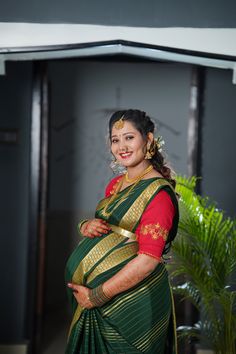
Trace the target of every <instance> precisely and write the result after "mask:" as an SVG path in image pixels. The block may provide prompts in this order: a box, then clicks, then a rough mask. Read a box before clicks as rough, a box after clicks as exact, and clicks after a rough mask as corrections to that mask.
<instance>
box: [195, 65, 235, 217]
mask: <svg viewBox="0 0 236 354" xmlns="http://www.w3.org/2000/svg"><path fill="white" fill-rule="evenodd" d="M235 98H236V86H235V85H233V84H232V76H231V72H230V71H226V70H216V69H208V70H207V76H206V92H205V113H204V122H203V145H202V151H203V155H202V159H203V164H202V175H203V180H202V191H203V194H205V195H208V196H210V197H211V198H212V199H213V200H215V201H217V205H218V207H219V208H220V209H224V210H226V212H227V213H228V214H230V215H232V216H234V217H236V211H235V196H236V193H235V177H236V165H235V151H236V141H235V125H236V123H235V122H236V99H235Z"/></svg>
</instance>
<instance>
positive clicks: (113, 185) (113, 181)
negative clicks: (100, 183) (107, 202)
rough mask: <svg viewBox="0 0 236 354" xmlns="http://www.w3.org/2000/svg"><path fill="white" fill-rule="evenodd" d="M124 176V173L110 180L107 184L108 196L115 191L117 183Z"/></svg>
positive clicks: (106, 191) (106, 193)
mask: <svg viewBox="0 0 236 354" xmlns="http://www.w3.org/2000/svg"><path fill="white" fill-rule="evenodd" d="M122 177H123V175H118V176H115V177H114V178H112V179H111V180H110V181H109V183H108V185H107V186H106V190H105V196H106V197H108V196H109V195H112V194H113V193H114V190H115V188H116V185H117V183H119V182H120V180H121V178H122Z"/></svg>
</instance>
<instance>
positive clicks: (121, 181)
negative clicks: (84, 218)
mask: <svg viewBox="0 0 236 354" xmlns="http://www.w3.org/2000/svg"><path fill="white" fill-rule="evenodd" d="M152 169H153V166H152V165H150V166H148V168H146V169H145V170H144V171H143V172H142V174H140V175H139V176H138V177H136V181H135V183H134V184H132V185H131V186H130V188H129V189H128V191H127V192H126V193H125V194H124V195H123V196H122V197H121V198H120V200H119V201H118V202H117V203H116V205H115V206H114V208H112V210H110V211H107V209H108V208H109V206H110V205H111V204H112V203H113V202H114V201H115V199H116V198H117V194H118V193H119V191H120V189H121V187H122V184H123V180H124V178H125V175H124V176H123V178H121V180H120V181H119V183H118V185H117V188H116V190H115V192H114V194H113V195H112V197H111V199H110V200H109V201H108V203H107V204H106V206H105V207H104V209H103V210H102V211H101V214H102V215H103V216H105V217H109V216H110V215H111V214H112V213H113V212H114V210H115V209H117V208H118V206H119V205H120V204H121V203H123V201H124V200H125V199H126V198H127V197H128V195H129V194H130V193H131V192H132V190H133V189H134V188H135V186H136V185H137V184H138V182H140V181H141V179H142V178H143V177H144V176H145V175H146V174H147V173H148V172H150V171H151V170H152Z"/></svg>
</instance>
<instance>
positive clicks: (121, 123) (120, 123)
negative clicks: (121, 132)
mask: <svg viewBox="0 0 236 354" xmlns="http://www.w3.org/2000/svg"><path fill="white" fill-rule="evenodd" d="M124 124H125V121H124V115H123V116H122V117H121V118H120V119H119V120H117V121H116V122H115V123H114V127H115V128H116V129H122V128H123V127H124Z"/></svg>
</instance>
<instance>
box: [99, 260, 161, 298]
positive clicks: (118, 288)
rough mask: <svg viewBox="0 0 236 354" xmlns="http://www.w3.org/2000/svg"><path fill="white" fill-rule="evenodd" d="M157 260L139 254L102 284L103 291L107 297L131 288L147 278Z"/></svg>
mask: <svg viewBox="0 0 236 354" xmlns="http://www.w3.org/2000/svg"><path fill="white" fill-rule="evenodd" d="M158 263H159V260H158V259H156V258H154V257H151V256H148V255H146V254H139V255H138V256H137V257H135V258H134V259H132V260H131V261H130V262H129V263H127V264H126V265H125V266H124V268H122V269H121V270H120V271H119V272H118V273H117V274H115V275H114V276H113V277H112V278H110V279H108V280H107V281H106V282H105V283H104V284H103V291H104V293H105V294H106V295H107V296H108V297H109V298H112V297H113V296H115V295H117V294H119V293H122V292H123V291H126V290H128V289H131V288H133V287H134V286H135V285H137V284H138V283H140V282H141V281H142V280H143V279H145V278H146V277H148V276H149V275H150V274H151V273H152V272H153V270H154V269H155V268H156V266H157V264H158Z"/></svg>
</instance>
